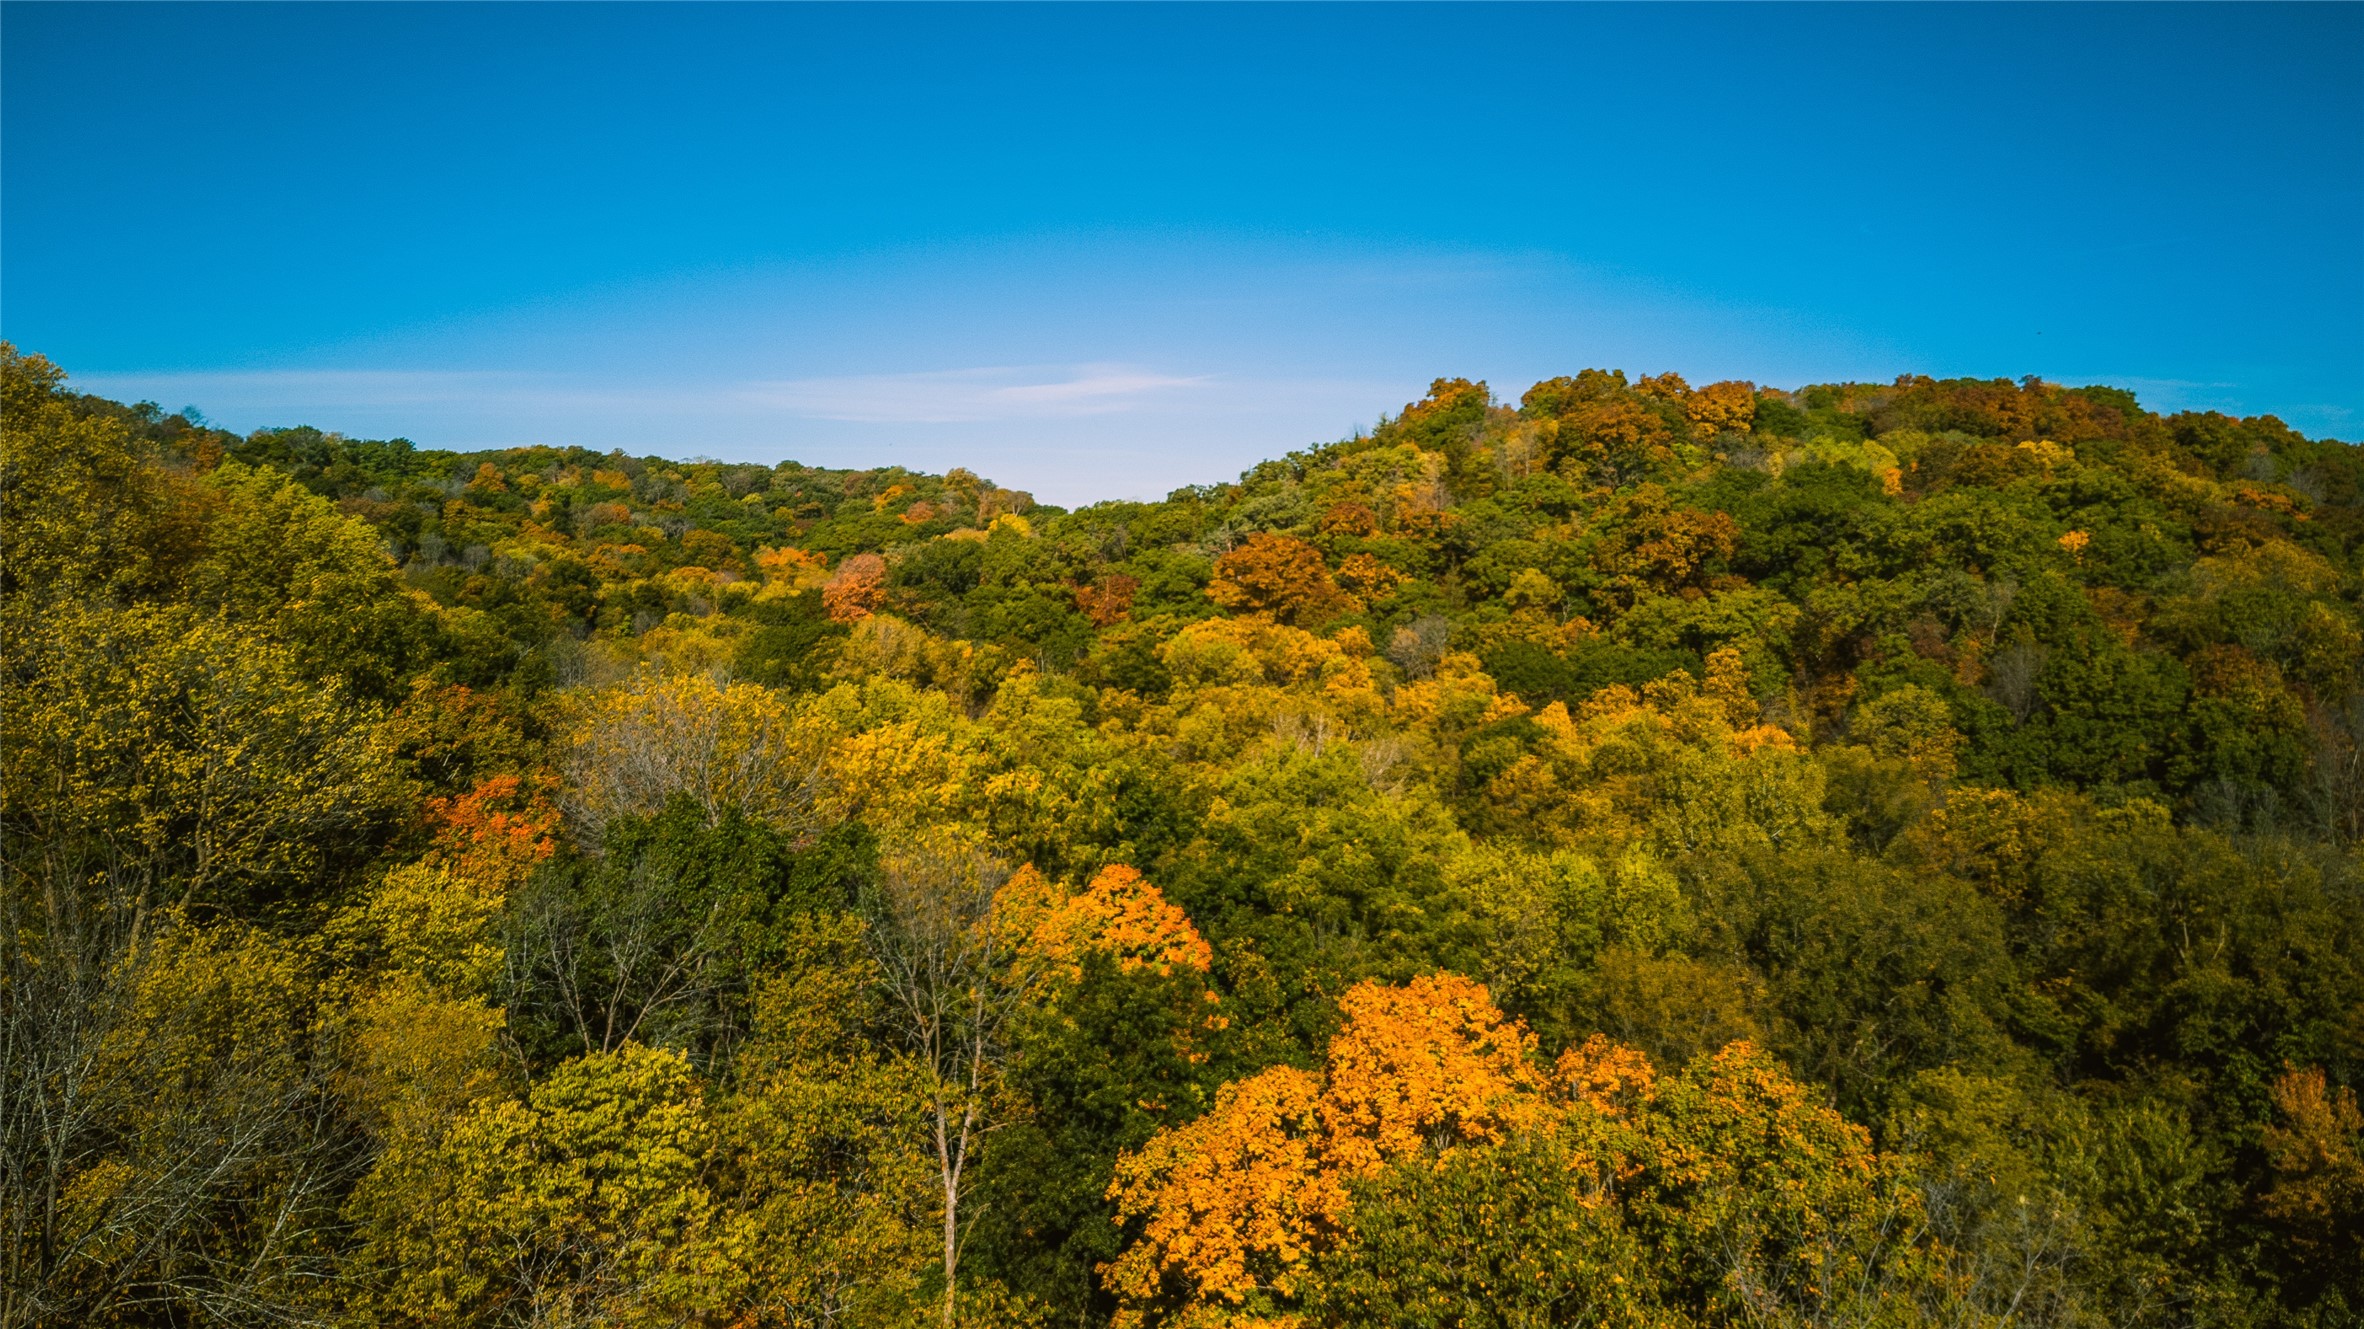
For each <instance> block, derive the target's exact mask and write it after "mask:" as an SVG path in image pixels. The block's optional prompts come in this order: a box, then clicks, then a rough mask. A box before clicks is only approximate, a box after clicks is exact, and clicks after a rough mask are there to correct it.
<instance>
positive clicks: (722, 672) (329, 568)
mask: <svg viewBox="0 0 2364 1329" xmlns="http://www.w3.org/2000/svg"><path fill="white" fill-rule="evenodd" d="M0 441H4V449H0V522H4V526H5V563H4V564H0V618H4V619H5V623H4V624H0V627H4V630H5V640H6V642H7V643H8V645H7V650H6V657H5V669H6V675H7V676H6V686H5V692H4V694H0V762H4V772H0V795H4V804H5V805H4V808H0V835H4V841H0V859H4V865H0V890H4V895H0V915H4V921H5V926H6V939H5V941H4V942H0V1324H6V1325H18V1324H23V1325H35V1324H39V1325H51V1324H55V1325H65V1324H108V1325H139V1326H148V1325H156V1326H164V1325H176V1326H177V1325H199V1324H239V1325H244V1324H258V1325H260V1324H271V1325H289V1324H303V1325H313V1324H317V1325H348V1324H355V1325H357V1324H373V1325H376V1324H384V1325H422V1326H423V1325H429V1324H433V1325H521V1326H522V1325H561V1324H566V1325H573V1324H594V1323H596V1324H617V1325H624V1324H652V1325H654V1324H665V1325H712V1326H726V1325H727V1326H748V1327H753V1326H807V1325H810V1326H819V1325H832V1326H847V1327H858V1326H885V1325H904V1324H915V1323H928V1322H937V1323H943V1324H948V1325H950V1324H957V1325H964V1326H988V1325H990V1326H1004V1325H1007V1326H1053V1325H1085V1326H1102V1325H1115V1326H1122V1327H1123V1329H1153V1327H1155V1326H1172V1327H1174V1329H1215V1327H1217V1326H1231V1327H1233V1329H1250V1327H1251V1326H1260V1327H1262V1329H1279V1327H1283V1326H1286V1327H1290V1329H1317V1327H1320V1326H1389V1327H1390V1329H1398V1327H1400V1329H1414V1327H1415V1326H1417V1327H1420V1329H1445V1327H1447V1326H1504V1327H1505V1329H1507V1327H1509V1326H1520V1327H1521V1329H1532V1327H1536V1326H1552V1325H1587V1326H1589V1325H1618V1326H1628V1325H1630V1326H1637V1327H1638V1326H1700V1327H1701V1329H1706V1327H1708V1326H1742V1325H1749V1326H1758V1325H1795V1326H1805V1325H1833V1324H1847V1325H1866V1326H1871V1325H1889V1324H1895V1325H1906V1324H1923V1323H1931V1324H1947V1325H1977V1326H2007V1325H2008V1326H2018V1325H2027V1326H2078V1327H2082V1326H2118V1325H2138V1324H2139V1325H2173V1326H2182V1325H2190V1326H2201V1325H2207V1326H2256V1327H2258V1329H2279V1327H2282V1326H2291V1327H2298V1326H2308V1327H2321V1329H2329V1327H2330V1326H2335V1325H2342V1324H2352V1323H2355V1322H2356V1320H2357V1318H2358V1317H2359V1316H2364V1277H2360V1271H2364V1113H2360V1112H2359V1108H2358V1105H2357V1097H2356V1091H2357V1087H2358V1085H2359V1082H2360V1081H2364V850H2360V845H2364V609H2360V604H2364V600H2360V596H2364V452H2360V451H2359V449H2358V448H2357V447H2356V446H2354V445H2351V444H2347V443H2342V442H2338V441H2335V440H2318V439H2309V438H2306V437H2303V436H2301V435H2300V434H2298V433H2297V432H2295V431H2293V430H2291V429H2289V428H2287V427H2285V426H2284V425H2283V424H2282V423H2281V422H2280V421H2278V420H2276V419H2274V418H2273V417H2270V416H2261V417H2254V418H2233V417H2230V416H2225V415H2221V414H2216V413H2210V412H2183V413H2179V414H2174V415H2160V414H2157V413H2154V412H2151V411H2148V410H2145V409H2144V408H2143V407H2141V406H2140V405H2139V404H2138V403H2137V401H2136V399H2135V397H2134V396H2133V394H2131V393H2128V392H2125V391H2122V390H2119V389H2115V388H2109V387H2098V386H2096V387H2080V388H2071V387H2064V386H2061V385H2057V384H2052V383H2047V382H2043V381H2040V380H2037V379H2033V378H2030V379H2024V380H2020V381H2017V382H2011V381H2005V380H1994V381H1984V380H1943V381H1940V380H1933V379H1929V378H1924V377H1917V376H1906V377H1903V378H1900V379H1898V380H1896V381H1895V382H1893V383H1880V384H1869V383H1841V384H1823V385H1813V386H1808V387H1804V388H1800V389H1797V390H1794V391H1793V390H1784V389H1778V388H1772V387H1766V386H1761V385H1756V384H1750V383H1742V382H1720V383H1711V384H1704V385H1700V386H1696V387H1694V386H1693V385H1691V384H1689V383H1687V382H1686V381H1685V380H1684V379H1683V378H1682V377H1680V376H1679V375H1676V374H1672V373H1662V374H1656V375H1652V376H1645V377H1639V378H1629V377H1628V375H1627V374H1625V373H1623V372H1619V371H1614V370H1599V369H1586V370H1583V371H1581V372H1579V373H1576V374H1574V375H1572V376H1569V377H1561V378H1554V379H1550V380H1547V381H1545V382H1542V383H1537V384H1535V385H1533V386H1532V387H1530V388H1528V389H1526V390H1525V391H1524V392H1523V393H1522V394H1520V395H1519V397H1518V398H1517V400H1516V401H1515V402H1513V401H1509V400H1505V399H1503V398H1500V397H1498V396H1497V395H1496V393H1495V391H1494V390H1493V389H1492V388H1491V387H1489V385H1487V384H1485V383H1480V382H1471V381H1468V380H1463V379H1439V380H1437V381H1436V383H1435V384H1434V385H1433V386H1432V388H1431V389H1430V391H1429V393H1428V395H1427V396H1425V397H1423V398H1422V399H1421V400H1419V401H1416V402H1412V403H1409V404H1407V405H1405V406H1404V407H1403V408H1402V409H1401V411H1400V412H1398V413H1397V414H1395V415H1393V416H1390V417H1386V418H1384V419H1383V420H1382V422H1381V423H1380V424H1379V425H1378V426H1377V427H1376V428H1374V429H1372V430H1370V431H1368V432H1367V433H1360V434H1357V435H1356V436H1355V437H1352V438H1348V439H1343V440H1340V441H1337V442H1334V443H1328V444H1324V445H1321V446H1317V447H1310V448H1308V449H1306V450H1304V451H1301V452H1296V453H1291V454H1289V455H1288V456H1285V457H1281V458H1278V459H1275V460H1272V461H1268V462H1265V463H1262V464H1260V465H1258V466H1257V467H1255V468H1254V469H1252V470H1250V471H1248V472H1246V473H1245V474H1243V475H1241V476H1240V477H1239V478H1238V479H1237V480H1236V481H1233V482H1228V483H1221V484H1208V485H1202V486H1196V487H1192V488H1187V489H1182V490H1177V491H1176V492H1174V493H1173V494H1171V495H1169V496H1168V497H1167V498H1166V499H1164V500H1163V501H1160V502H1154V503H1141V502H1110V503H1101V504H1096V505H1093V506H1090V507H1085V508H1081V509H1077V510H1074V511H1063V510H1060V509H1056V508H1051V507H1046V506H1043V505H1039V504H1036V503H1035V502H1034V501H1033V500H1032V499H1031V497H1030V496H1028V495H1027V494H1025V493H1022V492H1017V491H1014V490H1010V489H1006V488H1002V487H999V486H997V485H995V484H994V483H992V482H991V481H988V480H986V479H983V478H982V477H980V476H978V475H976V474H972V473H970V472H969V471H966V470H960V469H955V470H953V471H950V472H948V473H947V474H944V475H927V474H920V473H915V472H910V471H905V470H901V469H897V468H891V467H889V468H878V469H868V470H832V469H824V468H816V467H809V466H804V465H800V464H797V463H795V462H782V463H780V464H778V465H776V466H763V465H755V464H746V463H726V462H717V461H708V460H688V461H674V460H666V459H662V458H657V457H633V456H627V455H625V454H623V453H621V452H607V453H600V452H593V451H589V450H585V449H581V448H566V447H525V448H511V449H502V450H496V451H488V452H472V453H455V452H447V451H438V450H434V449H426V448H420V447H417V446H415V445H413V444H411V443H410V442H408V441H406V440H402V439H393V440H385V441H368V440H358V439H352V438H347V437H344V436H342V435H338V434H334V433H323V432H321V431H319V430H316V429H311V428H288V429H264V430H258V431H255V432H253V433H251V434H246V435H239V434H235V433H231V432H228V431H225V430H221V429H218V428H214V427H212V426H209V425H207V424H205V423H204V422H203V421H202V420H201V419H199V418H197V417H196V416H195V415H194V413H187V414H183V415H167V414H165V413H163V412H162V411H161V410H159V409H158V408H157V407H156V406H155V405H153V404H151V403H138V404H132V405H125V404H122V403H118V402H114V401H109V400H105V399H102V398H98V397H93V396H88V395H83V394H78V393H76V392H74V391H73V390H72V388H71V387H70V385H69V383H68V381H67V379H66V377H65V375H64V374H63V373H62V372H61V371H60V370H59V369H58V368H57V367H56V366H54V365H52V364H51V363H49V362H48V361H46V360H44V359H42V358H41V357H39V356H36V355H31V354H26V353H21V352H19V351H18V350H17V349H15V348H14V347H7V346H0Z"/></svg>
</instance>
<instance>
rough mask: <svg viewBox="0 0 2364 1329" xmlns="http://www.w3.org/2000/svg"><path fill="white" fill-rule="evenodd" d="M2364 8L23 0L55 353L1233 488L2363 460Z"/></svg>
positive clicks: (409, 409) (434, 402)
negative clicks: (1884, 429)
mask: <svg viewBox="0 0 2364 1329" xmlns="http://www.w3.org/2000/svg"><path fill="white" fill-rule="evenodd" d="M2359 69H2364V6H2359V5H2355V4H2316V5H2299V6H2272V5H2238V6H2225V7H2217V6H2205V5H2172V6H2164V7H2151V6H2142V5H2098V6H2060V7H2049V6H2032V5H1992V6H1972V7H1957V6H1950V5H1910V6H1898V7H1885V6H1871V5H1844V6H1831V7H1818V8H1792V7H1787V6H1776V5H1741V6H1711V5H1659V6H1645V7H1624V6H1598V7H1596V6H1574V7H1560V6H1541V5H1524V6H1511V7H1491V6H1443V7H1430V6H1415V5H1391V6H1383V7H1362V6H1351V5H1321V6H1309V7H1296V6H1216V5H1206V6H1178V7H1165V6H1124V7H1097V6H1068V5H1058V6H1047V7H999V6H952V7H927V6H918V7H900V6H826V7H770V6H753V5H724V6H692V5H673V6H657V7H643V6H631V5H596V6H588V7H576V6H569V5H519V6H506V7H476V6H467V5H421V6H375V5H278V4H272V5H257V6H220V7H216V6H204V5H166V6H148V5H90V6H84V5H63V4H27V3H9V4H7V5H5V7H4V8H0V335H5V336H7V337H9V338H10V339H12V340H14V341H16V342H17V343H18V345H19V346H21V347H23V348H26V349H29V350H38V351H41V352H43V353H45V354H47V355H49V356H50V357H51V358H53V359H55V360H57V361H58V362H59V363H61V364H62V365H64V366H65V367H66V368H67V369H68V370H69V371H71V372H72V373H73V374H74V376H75V381H76V382H77V383H78V384H80V385H82V386H84V387H85V388H88V389H90V390H94V391H104V392H108V393H110V394H112V395H118V396H124V397H146V398H152V399H154V400H157V401H160V402H162V403H164V404H165V405H166V407H167V408H176V407H178V406H180V405H182V404H184V403H187V404H193V405H196V406H198V407H199V408H200V409H201V410H203V411H204V412H205V413H206V414H207V415H208V416H209V417H211V418H213V419H214V420H216V421H217V422H219V423H223V424H227V425H229V426H231V427H234V428H241V429H245V428H252V427H256V426H260V425H265V424H292V423H298V422H306V423H312V424H317V425H319V426H321V427H323V428H333V429H342V430H344V431H346V432H348V433H353V434H363V435H371V436H385V435H393V434H400V435H404V436H407V437H410V438H413V439H416V440H418V441H419V442H420V443H422V444H427V445H435V446H453V447H468V446H491V445H498V444H508V443H519V442H550V443H584V444H588V445H591V446H596V447H600V448H607V447H623V448H626V449H627V450H630V451H634V452H659V453H665V454H669V455H689V454H704V455H711V456H717V457H726V458H733V459H739V458H747V459H761V460H767V461H768V460H776V459H779V458H782V457H795V458H798V459H800V460H804V461H808V462H815V463H824V464H832V465H868V464H880V463H890V462H891V463H899V464H903V465H909V466H914V467H921V468H925V469H930V470H940V469H943V468H944V467H947V466H951V465H956V464H964V465H968V466H970V467H972V468H974V469H977V470H979V471H981V472H983V473H985V474H988V475H990V476H993V477H994V478H996V479H998V480H1000V481H1001V482H1003V483H1005V484H1015V485H1020V486H1022V487H1027V488H1031V489H1033V490H1034V491H1035V492H1036V493H1037V494H1038V495H1040V496H1041V497H1043V498H1045V499H1047V500H1050V501H1056V502H1063V503H1076V502H1080V501H1087V500H1090V499H1095V498H1104V497H1122V496H1150V495H1155V494H1160V493H1163V492H1164V491H1165V490H1166V489H1168V488H1170V487H1172V486H1174V485H1178V484H1183V483H1190V482H1196V481H1205V480H1215V479H1223V478H1228V477H1229V476H1230V475H1232V474H1233V473H1235V472H1237V471H1238V470H1239V469H1240V468H1241V467H1242V466H1245V465H1247V464H1249V463H1251V462H1253V461H1255V460H1256V459H1258V458H1261V457H1266V456H1271V455H1275V454H1277V453H1280V452H1282V451H1286V450H1288V449H1290V448H1293V447H1298V446H1303V445H1305V444H1307V443H1310V442H1316V441H1320V440H1324V439H1328V438H1335V437H1338V436H1340V435H1341V434H1344V433H1346V432H1348V431H1350V430H1352V429H1353V428H1355V427H1356V426H1358V425H1368V424H1370V423H1371V422H1372V421H1374V420H1375V419H1376V418H1377V417H1378V415H1379V414H1380V413H1381V412H1383V411H1390V410H1394V409H1397V408H1400V406H1401V405H1402V404H1403V403H1404V402H1405V401H1407V400H1409V399H1411V398H1413V397H1415V396H1417V395H1418V394H1419V392H1420V391H1421V389H1422V388H1423V387H1424V386H1425V384H1426V382H1427V380H1428V379H1430V378H1431V377H1434V376H1437V375H1446V374H1457V375H1467V376H1471V377H1482V378H1485V379H1487V380H1488V381H1489V382H1491V383H1492V384H1493V386H1494V388H1495V390H1496V391H1497V392H1498V393H1500V394H1502V395H1504V396H1506V397H1511V398H1515V397H1516V395H1517V394H1518V393H1519V392H1520V391H1521V390H1522V389H1523V388H1524V387H1525V386H1526V385H1527V384H1528V383H1529V382H1532V381H1533V380H1534V379H1536V378H1540V377H1544V376H1547V375H1550V374H1554V373H1565V372H1572V371H1573V370H1575V369H1577V368H1579V367H1583V366H1586V365H1607V366H1616V367H1623V368H1626V369H1629V370H1632V371H1635V372H1654V371H1658V370H1662V369H1668V368H1673V369H1678V370H1680V371H1682V372H1683V373H1685V374H1686V375H1688V376H1690V377H1691V378H1692V379H1693V380H1694V381H1703V380H1713V379H1720V378H1735V377H1736V378H1748V379H1753V380H1757V381H1760V382H1769V383H1777V384H1781V385H1785V386H1790V385H1796V384H1798V383H1802V382H1808V381H1821V380H1829V379H1837V378H1859V379H1880V380H1884V379H1887V378H1892V377H1894V376H1895V375H1896V374H1898V373H1902V372H1907V371H1912V372H1925V373H1933V374H1940V375H1953V374H1973V375H1979V376H2011V377H2017V376H2019V375H2023V374H2030V373H2033V374H2039V375H2042V376H2044V377H2046V378H2051V379H2057V380H2062V381H2068V382H2095V381H2105V382H2112V383H2117V384H2121V385H2125V386H2131V387H2133V388H2135V389H2136V390H2137V392H2138V393H2139V394H2140V395H2141V396H2142V398H2143V399H2144V401H2145V402H2146V403H2148V404H2151V405H2154V406H2157V407H2161V408H2177V407H2186V406H2189V407H2215V408H2220V409H2226V410H2233V411H2239V412H2243V413H2252V412H2263V411H2271V412H2274V413H2277V414H2279V415H2281V416H2283V417H2284V418H2285V419H2287V420H2289V421H2290V422H2291V423H2293V424H2295V425H2297V426H2298V427H2300V428H2302V429H2305V430H2307V431H2308V432H2310V433H2315V434H2332V435H2336V436H2339V437H2345V438H2351V439H2353V438H2356V437H2358V436H2359V435H2364V77H2359V76H2358V73H2357V71H2358V70H2359Z"/></svg>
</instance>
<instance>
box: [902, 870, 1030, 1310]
mask: <svg viewBox="0 0 2364 1329" xmlns="http://www.w3.org/2000/svg"><path fill="white" fill-rule="evenodd" d="M880 878H881V880H880V884H879V886H878V888H877V889H876V890H875V891H874V892H872V897H871V899H870V901H869V902H868V910H867V912H868V914H869V922H870V929H869V936H870V943H871V950H872V954H873V956H874V958H875V959H876V961H877V963H878V969H879V974H880V979H881V982H882V984H883V985H884V987H885V989H886V996H887V1003H886V1004H887V1009H888V1010H889V1012H890V1013H891V1018H892V1020H893V1023H894V1026H895V1033H896V1035H897V1037H898V1041H899V1042H900V1043H901V1044H902V1055H903V1056H904V1058H905V1059H906V1060H907V1061H908V1062H910V1063H912V1064H913V1065H914V1066H915V1067H916V1069H917V1070H918V1071H919V1072H920V1075H921V1080H922V1083H923V1084H924V1085H925V1090H924V1092H925V1093H926V1094H927V1096H928V1106H929V1110H930V1112H931V1113H932V1114H933V1117H934V1120H935V1132H934V1139H933V1140H932V1141H931V1142H930V1143H931V1144H932V1146H933V1148H934V1150H935V1154H936V1174H937V1183H938V1186H939V1189H940V1191H941V1193H942V1197H943V1204H944V1304H943V1311H942V1314H943V1323H944V1325H945V1329H950V1326H951V1325H952V1323H953V1320H954V1318H955V1316H956V1314H957V1309H958V1280H959V1274H960V1239H961V1236H962V1235H963V1229H962V1226H961V1224H962V1221H963V1216H962V1213H961V1201H962V1199H963V1198H965V1197H964V1190H965V1186H966V1182H967V1178H968V1175H969V1166H968V1165H969V1162H970V1159H971V1154H972V1152H973V1151H974V1150H975V1148H976V1146H977V1144H978V1142H979V1141H980V1140H981V1139H982V1138H983V1137H984V1136H985V1135H987V1134H989V1133H991V1132H992V1131H993V1130H994V1129H995V1128H996V1127H997V1126H999V1125H1000V1124H1001V1123H1000V1122H999V1120H998V1119H997V1115H996V1112H995V1109H994V1096H995V1093H996V1090H997V1087H998V1086H997V1081H998V1079H999V1076H1000V1074H1001V1069H1002V1066H1003V1064H1004V1062H1005V1060H1006V1058H1007V1055H1008V1046H1007V1041H1006V1035H1007V1033H1008V1027H1009V1024H1010V1021H1011V1018H1012V1017H1013V1016H1014V1015H1015V1014H1016V1013H1017V1011H1018V1008H1019V1007H1020V1005H1021V1004H1022V1003H1023V1002H1024V1001H1025V1000H1026V998H1027V997H1028V995H1029V994H1030V993H1031V991H1032V989H1033V985H1034V975H1033V973H1032V970H1031V967H1030V962H1029V960H1028V958H1027V957H1026V956H1025V955H1024V953H1023V952H1021V951H1020V950H1019V949H1018V948H1016V947H1014V946H1012V945H1010V944H1008V941H1007V939H1005V938H1004V937H1003V936H1002V935H1001V929H1000V927H999V919H998V918H997V917H996V913H995V909H996V904H997V900H998V893H999V891H1000V888H1001V885H1002V883H1003V882H1004V881H1005V880H1007V878H1008V873H1007V871H1006V870H1005V869H1003V868H1002V867H1001V865H1000V864H998V863H995V862H994V861H993V860H991V859H990V858H987V857H985V856H984V855H983V854H980V853H976V852H974V851H955V850H945V849H941V848H920V849H917V850H914V851H912V852H909V853H905V854H900V855H892V856H889V857H888V859H887V860H886V861H885V862H884V863H883V864H882V865H881V872H880Z"/></svg>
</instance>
